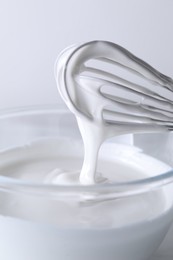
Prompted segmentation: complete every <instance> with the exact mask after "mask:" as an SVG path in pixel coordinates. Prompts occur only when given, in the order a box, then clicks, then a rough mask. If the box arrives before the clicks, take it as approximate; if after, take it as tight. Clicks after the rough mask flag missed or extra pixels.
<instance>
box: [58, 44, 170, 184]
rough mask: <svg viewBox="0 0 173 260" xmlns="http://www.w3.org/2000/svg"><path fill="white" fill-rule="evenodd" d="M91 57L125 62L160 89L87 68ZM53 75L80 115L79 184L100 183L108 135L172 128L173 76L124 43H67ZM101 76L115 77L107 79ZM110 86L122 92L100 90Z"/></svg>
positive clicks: (66, 97)
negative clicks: (81, 153) (100, 158)
mask: <svg viewBox="0 0 173 260" xmlns="http://www.w3.org/2000/svg"><path fill="white" fill-rule="evenodd" d="M93 59H96V60H103V61H106V62H107V63H116V64H118V65H120V66H123V67H124V68H125V69H127V70H130V71H132V72H135V73H137V74H138V75H140V76H141V77H142V78H145V79H146V80H147V81H148V82H149V83H150V84H154V85H157V88H156V87H155V89H153V88H151V89H150V88H147V87H145V86H141V85H140V84H135V83H133V82H130V81H128V80H125V79H123V78H120V77H118V76H117V75H115V74H111V73H108V72H105V71H102V70H98V69H94V68H91V67H88V66H87V65H86V62H87V61H89V60H93ZM86 71H88V72H92V73H96V74H97V77H96V76H95V77H93V76H84V75H82V73H83V72H86ZM55 74H56V80H57V85H58V89H59V92H60V94H61V96H62V98H63V100H64V101H65V103H66V104H67V106H68V107H69V109H70V110H71V111H72V112H73V113H74V114H75V116H76V119H77V122H78V126H79V129H80V132H81V135H82V139H83V143H84V149H85V154H84V162H83V166H82V170H81V173H80V183H81V184H94V183H96V182H97V181H96V168H97V158H98V153H99V149H100V147H101V145H102V143H103V142H104V141H105V140H106V139H107V138H110V137H112V136H116V135H123V134H127V133H136V132H157V131H159V132H160V131H168V130H169V128H170V127H172V126H171V124H172V122H173V117H172V114H171V113H172V112H173V105H172V100H173V94H172V92H171V91H172V89H173V81H172V79H170V78H168V77H166V76H165V75H163V74H161V73H159V72H158V71H156V70H155V69H154V68H152V67H151V66H150V65H149V64H147V63H145V62H144V61H142V60H140V59H138V58H137V57H135V56H134V55H132V54H131V53H129V52H128V51H127V50H125V49H124V48H122V47H121V46H118V45H116V44H113V43H110V42H103V41H94V42H90V43H85V44H83V45H76V46H72V47H69V48H67V49H65V50H64V51H63V52H62V53H61V54H60V56H59V57H58V59H57V62H56V68H55ZM98 75H99V76H100V77H102V78H100V77H98ZM103 76H105V77H107V78H109V79H110V80H111V81H110V80H105V79H103ZM106 85H110V86H112V85H113V86H114V87H116V89H117V90H118V91H119V92H120V94H116V95H111V94H106V93H102V87H104V86H106ZM123 91H125V93H126V95H127V96H126V97H124V96H123V95H124V94H122V93H123ZM130 96H131V97H130ZM137 98H138V101H136V99H137ZM110 107H111V108H110ZM103 113H106V114H107V115H108V116H109V117H111V116H113V117H114V116H115V117H116V120H115V119H113V120H107V121H106V120H105V119H104V118H103ZM117 118H119V119H118V120H117ZM170 122H171V123H170ZM103 181H104V179H103Z"/></svg>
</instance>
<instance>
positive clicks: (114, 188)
mask: <svg viewBox="0 0 173 260" xmlns="http://www.w3.org/2000/svg"><path fill="white" fill-rule="evenodd" d="M46 113H47V114H49V113H64V114H71V115H72V113H71V112H70V111H69V110H68V108H67V107H66V106H65V105H63V104H46V105H34V106H26V107H25V106H22V107H14V108H9V109H1V110H0V120H1V119H4V118H10V117H16V116H19V115H33V114H46ZM172 182H173V169H171V170H170V171H167V172H165V173H162V174H159V175H156V176H152V177H147V178H143V179H138V180H133V181H127V182H112V183H111V184H110V183H103V184H99V185H98V184H93V185H58V184H46V183H40V182H31V181H23V180H19V179H14V178H12V177H6V176H2V175H1V176H0V190H4V191H9V192H22V193H27V194H28V193H29V194H34V195H41V196H43V195H45V196H46V197H47V196H48V195H50V196H51V197H57V195H58V196H60V195H62V196H65V195H66V196H68V197H70V198H73V197H74V196H79V195H81V193H82V194H90V195H92V194H95V195H97V197H98V198H99V199H101V198H113V197H114V198H115V197H116V198H122V197H127V196H131V195H136V194H140V193H145V192H148V191H151V190H155V189H158V188H160V187H163V186H165V185H168V184H170V183H172ZM95 195H94V198H96V196H95ZM90 200H92V196H90Z"/></svg>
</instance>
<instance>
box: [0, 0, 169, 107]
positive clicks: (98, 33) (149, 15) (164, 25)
mask: <svg viewBox="0 0 173 260" xmlns="http://www.w3.org/2000/svg"><path fill="white" fill-rule="evenodd" d="M172 34H173V1H172V0H145V1H144V0H87V1H82V0H61V1H60V0H0V108H8V107H14V106H24V105H32V104H50V103H56V102H59V103H60V102H62V101H61V99H60V97H59V94H58V91H57V88H56V84H55V80H54V75H53V66H54V61H55V59H56V57H57V55H58V53H59V52H60V51H61V50H62V49H63V48H65V47H66V46H68V45H70V44H73V43H78V42H83V41H88V40H94V39H102V40H109V41H114V42H116V43H118V44H120V45H122V46H124V47H125V48H127V49H128V50H130V51H131V52H132V53H134V54H135V55H137V56H139V57H140V58H142V59H144V60H145V61H147V62H148V63H150V64H151V65H153V66H154V67H155V68H157V69H158V70H160V71H161V72H162V73H164V74H167V75H169V76H171V77H173V55H172V46H173V37H172Z"/></svg>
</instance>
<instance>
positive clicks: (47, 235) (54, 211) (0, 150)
mask: <svg viewBox="0 0 173 260" xmlns="http://www.w3.org/2000/svg"><path fill="white" fill-rule="evenodd" d="M153 136H154V137H155V135H153ZM0 137H1V139H0V140H1V142H0V259H5V260H11V259H13V260H24V259H25V260H57V259H61V260H85V259H90V260H97V259H99V260H113V259H117V260H144V259H148V258H149V257H150V256H151V255H152V254H153V252H154V251H155V250H156V249H157V248H158V246H159V245H160V243H161V242H162V240H163V239H164V237H165V235H166V233H167V231H168V229H169V227H170V225H171V223H172V218H173V187H172V186H173V171H172V167H171V166H168V165H167V164H165V162H166V163H168V159H169V158H167V157H165V156H163V158H161V155H160V154H163V150H161V149H160V150H161V151H160V153H156V151H155V149H154V150H153V151H152V149H151V148H152V147H151V145H150V147H149V148H148V147H147V145H146V144H147V140H150V139H151V138H152V137H151V135H138V136H135V137H134V143H135V144H137V146H138V148H136V147H135V146H133V145H131V144H130V145H127V144H119V141H118V139H116V138H113V139H111V140H109V141H107V142H106V143H105V144H104V145H103V148H102V150H101V155H100V158H101V159H102V158H106V160H107V163H108V164H109V163H110V159H111V161H112V160H116V156H118V157H120V158H121V163H120V165H117V167H119V168H117V169H119V173H120V174H121V175H122V179H121V178H120V180H119V181H116V180H115V181H114V182H113V183H111V184H109V183H104V184H99V185H90V186H89V185H88V186H79V185H70V186H69V185H59V184H57V183H56V182H53V183H52V182H50V181H49V180H48V179H47V180H46V181H45V176H46V171H47V170H48V164H49V165H50V164H51V167H54V166H56V164H58V163H60V164H61V160H62V159H58V157H59V156H61V158H63V160H64V159H65V160H66V158H68V159H67V162H66V167H67V169H68V170H70V169H71V163H72V162H73V164H75V162H77V163H76V165H77V166H78V168H79V169H80V167H81V165H82V159H83V146H82V141H81V136H80V133H79V130H78V127H77V123H76V120H75V117H74V115H73V114H71V113H70V112H69V111H68V110H67V109H66V108H65V107H64V106H61V105H59V106H58V105H55V106H54V105H47V106H37V107H26V108H16V109H11V110H4V111H1V112H0ZM147 138H148V139H147ZM164 138H168V134H166V135H164ZM159 140H162V138H158V147H159ZM155 141H156V140H155ZM40 142H41V145H42V146H41V150H38V149H37V147H38V146H39V147H40ZM31 143H32V144H34V145H33V146H31V145H30V144H31ZM150 143H151V142H149V144H150ZM64 144H65V147H66V149H60V145H64ZM33 147H34V148H33ZM141 148H143V149H144V151H146V152H147V153H148V154H150V155H153V156H154V157H155V159H154V158H151V157H150V156H148V155H146V154H143V153H142V151H141ZM166 149H167V147H166V148H165V150H164V154H165V153H166ZM60 150H62V151H61V152H59V151H60ZM76 157H77V161H75V160H76ZM168 157H169V156H168ZM28 158H30V161H29V164H30V163H32V166H33V165H34V166H33V167H34V171H33V170H30V172H29V173H28V172H27V175H26V176H25V177H23V172H25V170H26V167H27V166H28ZM69 158H70V159H69ZM158 159H159V160H162V161H163V162H160V161H158ZM58 160H59V161H58ZM68 160H70V162H69V161H68ZM146 162H147V163H146ZM43 163H44V169H45V171H43V172H42V171H41V172H40V165H43ZM134 163H135V165H137V167H138V168H139V172H147V175H146V176H145V175H144V176H143V177H142V178H138V177H137V178H132V179H130V180H127V179H126V176H128V175H130V174H131V172H132V171H133V167H132V164H134ZM75 167H76V166H75ZM99 167H100V170H102V167H103V166H102V164H100V166H99ZM32 169H33V168H32ZM121 169H123V170H122V171H121ZM49 170H50V169H49ZM111 170H112V171H115V170H116V169H114V167H113V166H112V169H111ZM108 174H109V173H108ZM33 176H34V178H33ZM135 176H136V175H135ZM43 179H44V181H43Z"/></svg>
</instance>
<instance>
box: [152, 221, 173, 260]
mask: <svg viewBox="0 0 173 260" xmlns="http://www.w3.org/2000/svg"><path fill="white" fill-rule="evenodd" d="M172 259H173V225H172V227H171V228H170V230H169V232H168V234H167V236H166V237H165V240H164V241H163V243H162V245H161V246H160V248H159V249H158V250H157V252H156V253H155V254H154V255H153V257H151V259H150V260H172Z"/></svg>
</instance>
